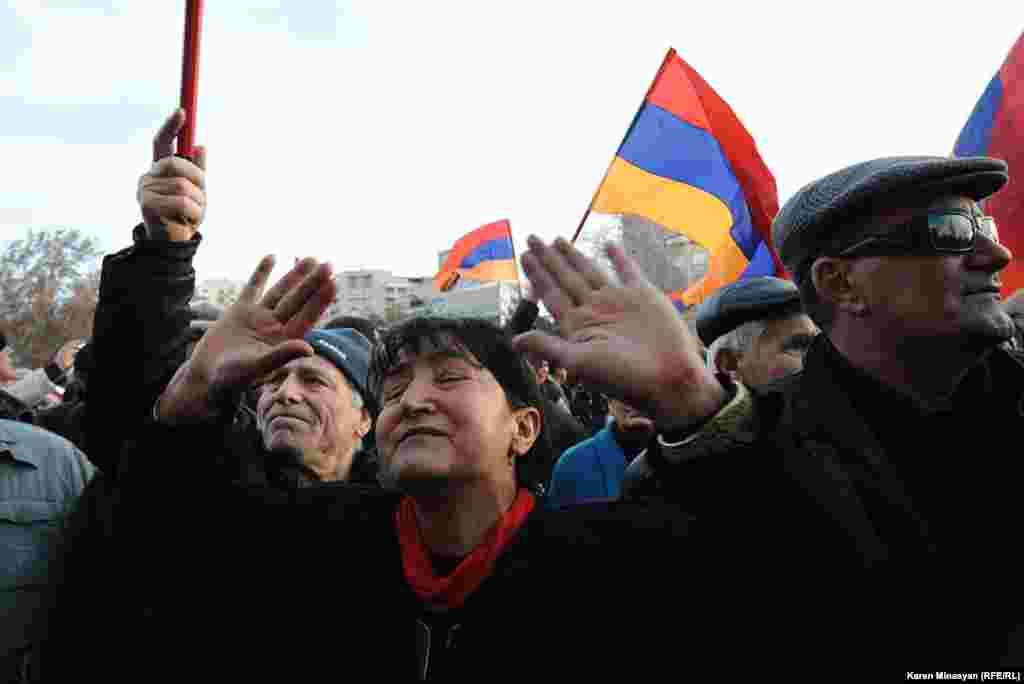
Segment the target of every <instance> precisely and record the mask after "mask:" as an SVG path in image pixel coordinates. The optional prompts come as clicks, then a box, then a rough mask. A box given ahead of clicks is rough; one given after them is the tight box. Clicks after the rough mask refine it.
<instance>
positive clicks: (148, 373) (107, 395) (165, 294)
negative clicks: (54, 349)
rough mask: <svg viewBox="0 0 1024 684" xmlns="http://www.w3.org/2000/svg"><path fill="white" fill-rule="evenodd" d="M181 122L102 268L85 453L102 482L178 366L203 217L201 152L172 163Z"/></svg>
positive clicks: (159, 138)
mask: <svg viewBox="0 0 1024 684" xmlns="http://www.w3.org/2000/svg"><path fill="white" fill-rule="evenodd" d="M184 120H185V119H184V112H183V111H181V110H178V111H176V112H174V113H173V114H172V115H171V116H170V117H169V118H168V119H167V120H166V121H165V122H164V124H163V125H162V126H161V127H160V130H159V131H158V132H157V134H156V136H155V138H154V141H153V165H152V167H151V168H150V169H149V171H147V172H146V173H145V174H143V175H142V177H141V178H140V179H139V184H138V192H137V199H138V202H139V207H140V209H141V213H142V219H143V222H142V223H141V224H140V225H138V226H136V228H135V230H134V231H133V235H132V237H133V242H134V244H133V245H132V246H131V247H128V248H127V249H124V250H121V251H120V252H116V253H114V254H110V255H108V256H106V257H105V258H104V260H103V269H102V273H101V279H100V296H99V302H98V305H97V307H96V315H95V319H94V325H93V338H92V347H93V352H94V359H95V369H94V371H93V378H94V381H93V382H90V383H89V386H88V390H87V392H88V393H87V396H86V418H85V450H86V452H87V453H88V455H89V457H90V459H92V460H93V461H94V462H95V463H96V464H97V465H98V466H99V467H100V468H101V469H102V470H104V471H105V472H109V473H113V472H114V471H115V470H116V468H117V454H118V453H119V452H120V447H121V445H122V444H123V442H124V441H125V440H126V439H129V438H131V436H132V435H133V434H134V433H135V431H136V430H138V429H139V428H140V427H141V426H142V425H143V424H144V422H145V421H146V419H147V418H148V416H149V412H150V411H151V409H152V406H153V402H154V401H155V400H156V398H157V396H159V394H160V392H161V390H163V388H164V387H165V386H166V384H167V382H168V381H169V380H170V378H171V376H172V375H173V374H174V372H175V370H176V369H177V368H178V366H180V365H181V364H182V363H183V362H184V360H185V348H186V343H187V339H186V336H185V333H186V331H187V329H188V323H189V317H190V316H189V310H188V304H189V301H190V300H191V298H192V294H193V291H194V290H195V271H194V269H193V268H192V258H193V256H194V255H195V252H196V249H197V248H198V246H199V243H200V240H201V236H200V235H199V233H198V229H199V226H200V224H201V223H202V220H203V216H204V214H205V210H206V192H205V189H204V188H205V171H204V168H205V165H206V150H205V148H201V147H200V148H196V157H195V161H190V160H188V159H183V158H180V157H175V156H173V155H172V146H173V142H174V139H175V137H176V136H177V135H178V133H179V131H180V130H181V128H182V126H183V124H184Z"/></svg>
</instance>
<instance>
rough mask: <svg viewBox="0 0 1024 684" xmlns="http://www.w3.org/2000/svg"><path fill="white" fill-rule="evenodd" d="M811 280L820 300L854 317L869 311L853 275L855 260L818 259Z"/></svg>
mask: <svg viewBox="0 0 1024 684" xmlns="http://www.w3.org/2000/svg"><path fill="white" fill-rule="evenodd" d="M811 278H812V280H813V282H814V289H815V290H816V291H817V293H818V298H819V299H821V300H822V301H824V302H828V303H829V304H831V305H832V306H834V307H835V308H837V309H839V310H841V311H845V312H847V313H849V314H852V315H854V316H862V315H863V314H864V312H865V311H867V304H866V303H865V301H864V297H863V293H862V292H861V291H860V288H859V287H858V282H857V279H856V278H855V277H854V273H853V260H852V259H844V258H842V257H818V259H817V260H816V261H815V262H814V265H813V266H811Z"/></svg>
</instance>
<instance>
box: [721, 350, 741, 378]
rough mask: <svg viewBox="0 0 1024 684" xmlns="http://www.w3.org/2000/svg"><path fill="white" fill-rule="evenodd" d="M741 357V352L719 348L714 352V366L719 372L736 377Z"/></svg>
mask: <svg viewBox="0 0 1024 684" xmlns="http://www.w3.org/2000/svg"><path fill="white" fill-rule="evenodd" d="M742 357H743V354H742V352H738V351H736V350H735V349H719V350H718V352H716V354H715V368H717V369H718V370H719V372H721V373H728V374H729V375H730V376H732V377H736V373H737V372H738V371H739V368H740V359H741V358H742Z"/></svg>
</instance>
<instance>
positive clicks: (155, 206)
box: [136, 109, 206, 242]
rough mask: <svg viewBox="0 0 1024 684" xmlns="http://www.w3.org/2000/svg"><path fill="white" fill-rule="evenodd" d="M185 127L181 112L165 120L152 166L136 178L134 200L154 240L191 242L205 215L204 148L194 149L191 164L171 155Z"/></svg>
mask: <svg viewBox="0 0 1024 684" xmlns="http://www.w3.org/2000/svg"><path fill="white" fill-rule="evenodd" d="M184 125H185V110H183V109H178V110H175V112H174V113H173V114H171V115H170V116H169V117H168V118H167V120H166V121H164V123H163V125H162V126H161V127H160V130H159V131H157V134H156V137H155V138H154V139H153V166H152V167H150V169H149V171H147V172H146V173H144V174H143V175H142V176H141V177H140V178H139V187H138V192H137V194H136V197H137V199H138V201H139V207H140V208H141V210H142V221H143V223H144V224H145V225H146V231H147V232H148V234H149V237H150V238H153V239H164V240H172V241H182V242H183V241H187V240H191V239H192V237H193V236H194V235H195V233H196V231H197V230H198V229H199V225H200V224H201V223H202V222H203V216H204V215H205V213H206V189H205V188H206V174H205V170H206V148H205V147H198V146H197V147H196V148H195V160H194V161H193V160H189V159H184V158H182V157H176V156H174V153H173V144H174V140H175V138H177V137H178V134H179V133H180V132H181V129H182V127H183V126H184Z"/></svg>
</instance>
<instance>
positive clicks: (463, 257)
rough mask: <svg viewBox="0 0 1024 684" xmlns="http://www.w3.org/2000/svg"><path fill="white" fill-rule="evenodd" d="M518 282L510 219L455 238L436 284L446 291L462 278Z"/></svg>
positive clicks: (436, 277) (435, 277) (436, 278)
mask: <svg viewBox="0 0 1024 684" xmlns="http://www.w3.org/2000/svg"><path fill="white" fill-rule="evenodd" d="M459 278H468V279H469V280H476V281H479V282H495V281H510V282H517V281H518V280H519V273H518V272H517V271H516V254H515V249H514V248H513V246H512V225H511V224H510V223H509V221H508V219H502V220H501V221H495V222H494V223H488V224H487V225H486V226H481V227H480V228H477V229H476V230H474V231H473V232H471V233H467V234H466V235H463V236H462V237H461V238H459V239H458V240H456V242H455V245H454V246H453V247H452V250H451V252H449V254H448V257H447V258H446V259H445V260H444V265H443V266H441V270H440V271H438V273H437V275H436V276H434V284H435V285H436V286H437V288H438V289H439V290H441V291H442V292H445V291H447V290H449V289H451V287H452V286H453V285H454V284H455V283H456V282H457V281H458V280H459Z"/></svg>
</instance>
